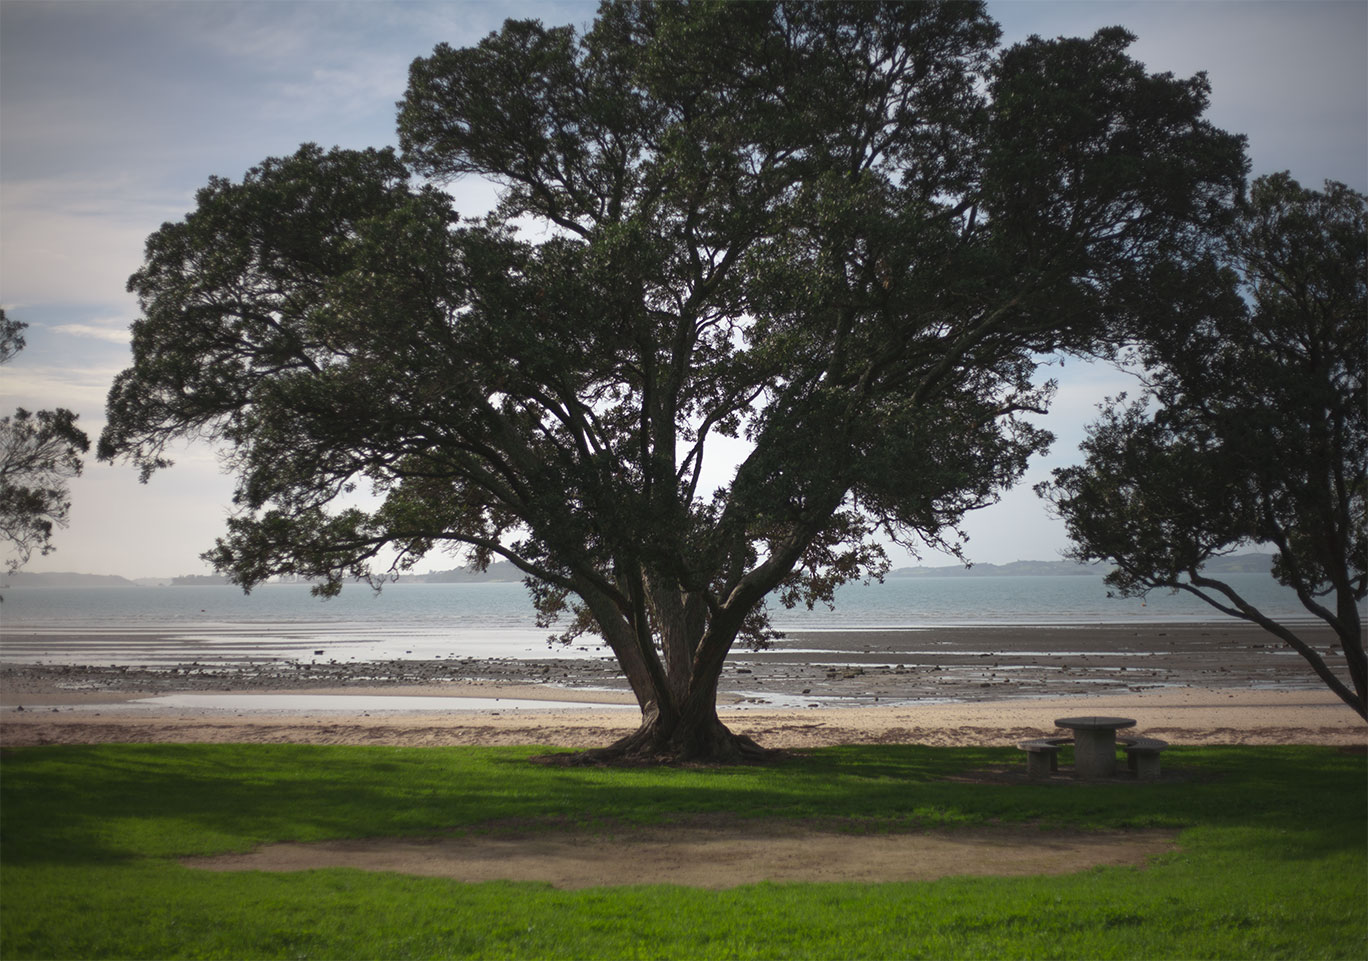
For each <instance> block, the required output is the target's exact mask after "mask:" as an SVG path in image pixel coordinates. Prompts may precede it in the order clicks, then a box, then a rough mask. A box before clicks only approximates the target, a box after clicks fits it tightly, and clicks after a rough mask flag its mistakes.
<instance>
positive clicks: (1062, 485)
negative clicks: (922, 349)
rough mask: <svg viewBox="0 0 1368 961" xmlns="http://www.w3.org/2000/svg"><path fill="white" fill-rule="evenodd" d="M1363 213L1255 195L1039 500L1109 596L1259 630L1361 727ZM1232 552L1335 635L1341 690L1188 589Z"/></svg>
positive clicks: (1367, 240)
mask: <svg viewBox="0 0 1368 961" xmlns="http://www.w3.org/2000/svg"><path fill="white" fill-rule="evenodd" d="M1366 202H1368V198H1365V197H1364V195H1363V194H1360V193H1357V192H1356V191H1353V190H1350V189H1349V188H1348V187H1346V186H1344V185H1343V184H1339V183H1334V182H1327V183H1326V184H1325V189H1324V191H1316V190H1309V189H1304V188H1302V187H1301V186H1300V185H1299V184H1298V183H1297V182H1296V181H1295V180H1293V179H1292V178H1291V177H1290V176H1289V175H1288V174H1286V173H1283V174H1276V175H1271V176H1266V177H1261V178H1259V179H1258V180H1257V181H1255V183H1254V184H1253V187H1252V189H1251V192H1250V199H1249V202H1248V205H1247V207H1246V208H1245V210H1244V211H1243V214H1242V217H1241V219H1240V222H1239V225H1238V226H1237V228H1236V229H1235V230H1234V231H1233V232H1232V234H1231V237H1230V239H1229V243H1228V246H1227V251H1226V256H1225V257H1224V258H1223V260H1224V261H1225V262H1224V263H1217V262H1214V261H1208V262H1207V263H1206V264H1205V265H1203V266H1202V267H1200V268H1198V269H1195V270H1193V271H1192V273H1191V275H1190V276H1189V277H1188V278H1187V280H1186V283H1187V286H1188V289H1189V290H1190V295H1189V297H1188V302H1187V303H1186V304H1184V305H1183V307H1182V309H1181V310H1179V311H1176V312H1173V311H1171V309H1170V312H1166V314H1165V315H1164V316H1158V315H1156V316H1152V317H1148V318H1145V323H1144V327H1143V328H1142V329H1143V333H1142V335H1141V337H1140V338H1139V340H1140V342H1139V343H1138V345H1137V346H1136V347H1135V348H1134V351H1135V353H1134V355H1133V357H1132V358H1131V359H1132V360H1137V361H1139V362H1140V364H1141V365H1142V368H1143V369H1144V370H1145V371H1146V373H1145V375H1144V376H1145V380H1146V387H1145V390H1144V392H1143V393H1142V394H1141V396H1140V397H1139V398H1138V399H1136V400H1134V401H1131V402H1129V403H1126V402H1124V398H1122V399H1121V400H1120V401H1118V403H1116V404H1114V405H1113V406H1112V407H1111V408H1110V409H1108V410H1106V411H1105V412H1104V414H1103V417H1102V418H1101V420H1099V421H1098V422H1097V423H1096V424H1094V425H1093V426H1092V427H1091V428H1090V429H1089V435H1088V438H1087V440H1086V441H1085V442H1084V443H1083V445H1082V448H1083V450H1084V452H1085V453H1086V455H1087V456H1086V460H1085V462H1084V463H1083V464H1082V465H1080V466H1076V467H1069V468H1064V469H1061V470H1056V471H1055V472H1054V480H1053V482H1052V483H1049V484H1042V485H1040V486H1039V487H1038V488H1037V491H1038V492H1039V493H1040V494H1041V495H1042V496H1044V497H1047V498H1048V499H1049V500H1051V501H1052V502H1053V503H1054V505H1055V507H1056V508H1057V509H1058V511H1059V513H1060V515H1061V516H1062V517H1063V518H1064V520H1065V522H1066V524H1067V527H1068V531H1069V535H1070V537H1071V538H1072V539H1073V541H1074V544H1075V548H1074V550H1073V552H1072V554H1073V556H1074V557H1076V558H1077V559H1079V560H1106V561H1111V562H1112V563H1114V564H1115V565H1116V569H1115V570H1114V571H1113V572H1112V573H1111V574H1110V575H1108V578H1107V579H1108V581H1109V582H1110V583H1111V584H1112V585H1113V586H1115V587H1117V588H1118V589H1119V590H1120V592H1121V593H1122V594H1123V595H1125V596H1139V595H1143V594H1144V593H1146V592H1148V591H1150V590H1153V589H1155V588H1161V587H1162V588H1170V589H1175V590H1183V591H1187V592H1189V593H1191V594H1194V595H1196V596H1197V597H1200V598H1201V599H1202V600H1204V601H1206V602H1207V603H1209V604H1211V605H1212V606H1213V607H1215V608H1217V609H1218V610H1221V611H1223V612H1224V613H1226V614H1230V615H1232V616H1235V617H1239V618H1242V619H1244V620H1248V621H1251V622H1253V623H1255V624H1258V625H1259V626H1261V627H1263V628H1264V629H1265V630H1267V631H1269V632H1271V633H1273V634H1274V635H1276V636H1277V637H1279V638H1281V639H1282V640H1283V641H1285V642H1286V643H1287V644H1288V645H1289V646H1291V647H1292V648H1293V649H1294V650H1296V651H1297V652H1298V653H1300V654H1301V655H1302V657H1304V658H1305V659H1306V661H1307V662H1308V663H1309V664H1310V665H1311V667H1312V669H1313V670H1314V671H1315V672H1316V674H1317V675H1318V676H1319V677H1320V678H1321V679H1322V680H1323V681H1324V682H1325V684H1326V685H1327V686H1328V687H1329V688H1330V689H1331V690H1332V691H1334V692H1335V694H1336V695H1338V696H1339V697H1340V698H1341V699H1342V700H1343V701H1344V702H1345V703H1346V704H1348V705H1349V706H1350V707H1352V708H1353V709H1354V710H1355V711H1356V712H1357V713H1358V714H1359V716H1361V717H1363V718H1364V719H1365V720H1368V659H1365V655H1364V643H1363V641H1364V638H1363V624H1362V614H1361V611H1360V604H1361V602H1362V601H1363V599H1364V596H1365V593H1368V571H1365V567H1366V566H1368V564H1366V561H1368V524H1366V523H1365V520H1366V518H1368V506H1366V505H1368V477H1366V476H1365V465H1368V387H1366V384H1368V378H1366V377H1365V367H1368V364H1366V363H1365V360H1366V359H1368V358H1366V357H1365V354H1368V296H1365V290H1366V287H1368V270H1366V263H1365V261H1366V258H1368V233H1365V209H1366V206H1365V205H1366ZM1156 314H1157V312H1156ZM1248 543H1261V544H1271V545H1273V546H1274V547H1276V548H1277V554H1276V556H1275V558H1274V563H1273V574H1274V576H1275V577H1276V578H1277V579H1278V580H1279V581H1280V582H1281V583H1282V584H1284V585H1286V586H1288V587H1291V588H1292V589H1293V590H1295V591H1296V592H1297V596H1298V598H1299V599H1300V600H1301V603H1302V605H1303V606H1304V607H1305V608H1306V610H1307V611H1309V612H1310V613H1312V614H1313V615H1315V616H1316V617H1317V618H1319V619H1320V620H1322V621H1324V622H1325V623H1326V624H1328V625H1329V626H1330V627H1331V628H1332V629H1333V630H1334V632H1335V635H1336V637H1337V638H1338V640H1339V644H1340V648H1341V650H1342V652H1343V655H1344V662H1345V663H1344V669H1345V670H1347V677H1346V676H1342V674H1341V673H1340V672H1339V669H1337V668H1336V667H1334V666H1332V663H1331V662H1327V660H1326V658H1325V657H1324V656H1323V655H1322V653H1321V652H1320V651H1318V650H1317V649H1316V648H1315V647H1313V646H1312V645H1311V644H1309V643H1307V642H1306V641H1305V639H1304V638H1303V637H1301V636H1299V635H1298V633H1297V632H1296V631H1295V630H1294V629H1293V627H1292V626H1289V625H1287V624H1284V623H1281V622H1279V621H1277V620H1274V619H1273V618H1271V617H1269V616H1268V615H1267V614H1265V613H1264V612H1262V611H1260V610H1259V609H1258V608H1257V607H1255V606H1254V605H1253V604H1251V603H1250V602H1249V601H1248V600H1247V599H1245V598H1244V597H1242V596H1241V595H1240V594H1239V593H1238V592H1237V591H1236V590H1234V589H1233V588H1232V587H1231V586H1230V585H1229V584H1227V583H1225V582H1223V581H1221V580H1219V579H1217V578H1214V577H1211V576H1208V575H1206V574H1204V573H1202V567H1203V565H1204V564H1205V563H1206V562H1207V561H1208V560H1210V559H1211V558H1212V557H1214V556H1216V555H1219V554H1222V553H1225V552H1228V551H1229V550H1232V549H1235V548H1238V547H1239V546H1240V545H1243V544H1248Z"/></svg>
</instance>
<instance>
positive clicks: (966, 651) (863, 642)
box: [0, 623, 1368, 748]
mask: <svg viewBox="0 0 1368 961" xmlns="http://www.w3.org/2000/svg"><path fill="white" fill-rule="evenodd" d="M1313 636H1314V637H1315V638H1316V641H1317V643H1318V645H1319V646H1321V647H1322V648H1323V649H1325V650H1326V651H1327V652H1328V653H1327V656H1328V657H1329V658H1330V660H1331V662H1332V663H1334V662H1335V660H1336V658H1337V654H1336V653H1334V652H1332V651H1331V648H1332V641H1333V638H1332V637H1331V636H1330V635H1329V634H1328V633H1323V634H1315V635H1313ZM78 640H79V639H78ZM187 692H199V693H205V692H215V693H220V694H232V693H243V694H264V693H270V694H276V695H280V696H281V697H280V702H279V703H280V704H281V705H282V707H281V708H280V709H278V710H277V709H261V708H259V707H254V708H253V709H251V710H245V709H228V710H224V709H213V708H186V707H168V706H160V705H158V706H136V707H130V706H125V707H122V708H120V707H117V706H115V705H118V704H120V703H123V704H125V705H127V704H128V702H131V701H134V700H135V699H138V698H145V697H151V696H158V695H166V694H173V693H187ZM325 693H331V694H346V695H358V696H359V695H369V696H370V697H371V698H384V697H386V696H396V695H402V696H415V695H416V696H436V697H441V698H442V699H443V701H446V702H449V705H448V704H441V705H440V706H441V708H442V709H441V710H424V711H398V710H385V709H383V707H381V706H380V705H381V703H382V702H379V701H375V700H372V699H370V698H368V699H367V700H365V701H361V700H358V701H357V702H356V703H357V704H358V708H357V709H354V710H347V711H337V710H335V709H334V710H330V711H318V710H290V709H288V707H289V704H290V702H289V697H288V696H289V695H291V694H325ZM490 697H500V698H519V699H529V700H533V701H552V702H554V701H555V700H573V701H576V702H585V701H590V702H602V703H605V704H615V705H619V707H617V708H614V709H606V710H595V709H592V708H583V707H581V708H577V709H575V710H559V709H556V710H553V709H547V710H537V709H528V708H526V707H517V708H512V709H510V708H508V707H502V708H500V707H499V706H492V707H484V708H483V709H480V710H470V709H468V707H469V705H471V704H474V703H477V702H473V701H470V700H469V699H470V698H490ZM273 701H274V699H273ZM463 701H464V703H463ZM631 703H632V698H631V695H630V693H629V692H628V691H627V689H626V686H625V683H624V682H623V681H622V680H621V678H619V677H618V676H617V672H616V668H615V666H614V665H613V664H612V662H611V661H607V660H594V659H556V658H555V657H553V656H552V657H547V658H545V659H538V660H514V659H494V660H477V659H464V660H459V661H407V660H395V661H386V662H381V663H338V662H323V663H318V662H314V663H300V662H266V663H239V664H222V665H209V664H193V663H192V664H184V665H175V666H162V667H151V666H148V667H137V666H123V667H110V666H100V665H98V664H95V665H75V664H42V665H35V664H5V665H0V744H6V745H18V744H43V743H81V742H100V741H180V742H189V741H244V742H305V743H337V744H405V745H436V744H545V745H554V746H565V747H589V746H596V745H602V744H606V743H609V742H610V741H612V740H613V739H615V738H616V737H619V736H621V735H622V734H625V733H627V732H629V731H630V730H631V729H632V728H634V727H635V725H636V722H637V717H638V715H637V713H636V711H635V710H632V709H630V707H629V708H628V709H626V710H624V709H622V707H621V706H620V705H629V706H630V705H631ZM360 705H364V707H362V706H360ZM552 706H553V705H548V708H550V707H552ZM21 708H22V710H21ZM719 710H720V713H721V714H722V715H723V717H724V719H725V720H726V722H727V723H728V725H729V726H731V727H732V728H733V729H735V730H738V731H742V732H745V733H747V734H750V735H752V736H753V737H755V738H757V740H759V741H761V743H763V744H766V745H767V746H771V747H795V748H796V747H806V746H817V745H824V744H840V743H897V742H906V743H921V744H933V745H958V744H966V745H969V744H974V745H988V744H1010V743H1013V742H1015V741H1018V740H1021V739H1023V738H1027V737H1034V736H1039V735H1041V734H1044V733H1048V732H1052V731H1053V730H1054V724H1053V720H1054V718H1056V717H1061V716H1065V715H1069V714H1121V715H1124V716H1127V717H1134V718H1136V720H1137V721H1138V722H1139V724H1138V725H1137V727H1136V729H1135V731H1136V733H1141V732H1143V733H1144V734H1147V735H1149V736H1153V737H1160V738H1163V739H1165V740H1168V741H1171V742H1173V743H1175V744H1216V743H1222V744H1285V743H1310V744H1338V745H1363V744H1365V743H1368V725H1365V724H1364V723H1363V722H1362V721H1361V720H1360V719H1359V718H1358V717H1357V716H1356V715H1355V714H1354V713H1353V712H1352V711H1351V710H1350V709H1349V708H1348V707H1347V706H1345V705H1344V704H1343V703H1342V702H1340V701H1339V700H1338V699H1337V698H1335V697H1334V695H1332V694H1330V693H1329V692H1328V691H1327V690H1326V689H1325V688H1324V686H1323V685H1322V684H1321V683H1320V681H1319V680H1318V679H1317V678H1316V677H1315V676H1314V675H1313V674H1311V672H1310V670H1309V668H1308V667H1306V666H1305V663H1304V662H1303V661H1302V659H1301V658H1300V657H1298V656H1297V655H1295V654H1294V653H1292V652H1290V651H1287V650H1286V649H1285V648H1284V647H1282V646H1281V645H1280V644H1279V643H1278V642H1277V640H1276V639H1275V638H1272V637H1271V636H1269V635H1266V634H1264V633H1263V632H1261V631H1259V630H1257V629H1252V628H1248V627H1245V626H1243V625H1240V624H1238V623H1228V624H1227V623H1221V624H1180V625H1172V624H1170V625H1163V624H1160V625H1145V626H1131V625H1124V626H1122V625H1105V626H1069V627H1028V628H1005V627H965V628H954V629H939V630H938V629H928V630H919V631H872V632H855V631H853V632H848V633H841V634H823V635H821V636H820V637H814V636H812V635H805V634H801V633H797V632H795V633H794V634H793V635H792V636H791V637H790V638H789V639H787V641H785V642H784V643H782V644H780V645H777V646H776V647H774V648H772V649H771V650H768V651H763V652H747V651H736V652H735V653H734V655H733V657H732V659H731V661H730V663H729V664H728V667H727V670H726V672H725V673H724V675H723V684H722V690H721V694H720V695H719Z"/></svg>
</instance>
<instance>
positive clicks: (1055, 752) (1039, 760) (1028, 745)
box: [1017, 737, 1073, 778]
mask: <svg viewBox="0 0 1368 961" xmlns="http://www.w3.org/2000/svg"><path fill="white" fill-rule="evenodd" d="M1072 742H1073V738H1071V737H1040V738H1036V739H1035V740H1033V741H1022V742H1021V743H1020V744H1018V745H1017V750H1018V751H1025V752H1026V776H1027V777H1032V778H1036V777H1049V776H1050V775H1051V774H1052V773H1054V772H1055V771H1058V770H1059V748H1060V747H1061V746H1062V745H1064V744H1071V743H1072Z"/></svg>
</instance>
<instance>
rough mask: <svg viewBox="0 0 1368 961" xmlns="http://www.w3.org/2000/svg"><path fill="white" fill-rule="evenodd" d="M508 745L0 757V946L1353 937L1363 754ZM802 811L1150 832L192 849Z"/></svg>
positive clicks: (1163, 944)
mask: <svg viewBox="0 0 1368 961" xmlns="http://www.w3.org/2000/svg"><path fill="white" fill-rule="evenodd" d="M533 753H536V752H535V751H534V750H531V749H473V748H449V749H434V748H428V749H399V748H355V747H313V746H299V745H272V746H261V745H255V746H237V745H107V746H92V747H53V748H25V749H13V750H10V751H7V752H6V753H5V755H4V758H3V763H2V764H0V790H3V798H2V799H0V800H2V801H3V804H2V806H0V829H2V830H3V835H2V837H0V844H2V845H3V846H2V847H0V956H3V957H4V958H58V957H60V958H93V957H125V958H153V957H156V958H163V957H164V958H182V957H184V958H190V957H194V958H366V957H374V958H409V957H412V958H428V957H432V958H444V957H532V958H555V957H571V958H609V957H685V958H711V957H761V958H779V957H803V958H874V957H898V958H912V957H935V958H951V957H1013V958H1028V957H1097V958H1103V957H1115V958H1150V957H1153V958H1205V957H1228V958H1259V957H1287V958H1331V957H1335V958H1363V957H1365V956H1368V937H1366V935H1365V932H1366V931H1368V907H1366V905H1368V883H1366V881H1365V876H1366V875H1368V870H1366V868H1368V853H1366V852H1368V836H1366V833H1368V828H1366V827H1365V826H1366V825H1368V787H1365V785H1366V784H1368V778H1366V775H1368V771H1366V765H1365V758H1364V757H1363V755H1361V754H1359V755H1357V756H1355V755H1351V754H1347V753H1345V752H1342V751H1337V750H1334V749H1323V748H1268V747H1260V748H1204V749H1196V748H1179V749H1172V750H1170V751H1169V752H1168V753H1166V754H1165V757H1164V763H1165V771H1166V774H1168V775H1170V776H1169V777H1168V778H1166V780H1165V781H1163V782H1161V783H1159V784H1154V785H1139V784H1133V783H1115V784H1099V785H1092V786H1085V785H1068V786H1040V785H1030V784H983V783H964V782H962V781H957V780H953V777H954V776H955V775H956V774H960V773H963V772H965V771H971V770H978V769H982V768H985V767H988V766H992V765H1001V764H1022V763H1023V762H1022V761H1021V757H1020V755H1019V754H1018V753H1017V752H1015V751H1012V750H1010V749H1008V750H996V749H983V750H971V749H935V748H922V747H915V746H878V747H851V748H830V749H823V750H819V751H813V752H810V753H809V754H807V755H806V756H804V757H801V758H798V759H794V760H791V761H789V762H787V763H784V764H781V765H778V766H776V767H769V768H744V769H735V770H675V769H667V770H567V769H562V768H553V767H544V766H538V765H533V764H530V763H528V762H527V757H528V756H529V755H530V754H533ZM709 812H718V813H727V814H729V815H733V816H742V817H750V816H754V817H767V818H802V819H819V820H822V821H829V822H832V823H839V824H841V825H844V826H845V827H846V828H847V829H849V830H858V831H916V830H924V829H927V828H952V829H953V828H956V827H961V826H966V827H967V826H973V825H979V824H985V823H990V822H1008V823H1010V822H1021V823H1023V824H1029V825H1037V824H1039V825H1045V826H1066V827H1069V828H1071V829H1075V830H1080V831H1091V830H1102V829H1115V828H1130V827H1174V828H1179V829H1181V830H1182V833H1181V834H1180V836H1179V844H1180V850H1178V851H1177V852H1174V853H1171V854H1166V855H1162V856H1160V857H1159V858H1156V859H1154V860H1153V861H1151V863H1149V864H1148V865H1146V866H1145V867H1143V868H1097V869H1091V870H1088V871H1084V872H1081V873H1078V874H1073V875H1064V876H1056V877H1038V878H1025V879H1021V878H1017V879H1007V878H993V877H961V878H953V879H945V880H942V881H935V882H924V883H898V884H874V885H860V884H761V885H753V886H747V887H740V888H733V889H730V890H723V891H706V890H695V889H686V888H678V887H672V886H668V885H655V886H640V887H615V888H596V889H588V890H583V891H561V890H556V889H553V888H550V887H548V886H546V885H539V884H514V883H507V882H499V883H489V884H462V883H458V882H453V881H447V880H442V879H431V878H417V877H410V876H404V875H396V874H377V873H365V872H361V871H356V870H351V869H329V870H316V871H309V872H301V873H293V874H262V873H252V872H249V873H234V874H215V873H208V872H200V871H193V870H190V869H188V868H184V867H182V866H181V865H180V864H179V863H178V862H177V860H176V859H177V858H178V857H181V856H185V855H192V854H213V853H220V852H228V851H245V850H248V849H251V848H252V847H254V846H257V845H260V844H263V843H267V842H272V841H283V840H293V841H311V840H323V839H329V838H356V837H374V836H386V835H425V834H432V833H434V832H436V831H450V830H456V831H460V830H471V831H479V830H481V828H482V826H485V825H488V824H489V823H490V822H493V821H496V820H497V821H507V820H508V819H518V820H519V821H522V822H526V823H527V824H528V825H529V826H530V827H531V828H532V829H534V830H546V831H556V830H563V829H564V828H565V827H567V826H570V825H588V826H590V827H593V826H596V825H609V824H620V823H652V822H655V821H660V820H668V819H670V818H672V817H676V816H678V815H680V814H707V813H709Z"/></svg>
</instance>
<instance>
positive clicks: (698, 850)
mask: <svg viewBox="0 0 1368 961" xmlns="http://www.w3.org/2000/svg"><path fill="white" fill-rule="evenodd" d="M1176 835H1177V832H1176V831H1167V830H1137V831H1109V832H1089V833H1085V834H1079V833H1064V832H1058V831H1045V830H1041V829H1039V828H1035V827H1030V826H1027V827H1020V826H1014V827H1003V826H993V827H985V828H975V829H962V830H954V831H944V832H928V833H916V834H906V833H903V834H887V833H881V834H852V833H848V832H844V831H838V830H833V829H822V828H814V827H813V826H812V825H809V824H802V823H797V824H795V823H782V822H759V823H747V822H731V823H721V824H704V823H683V824H669V825H652V826H634V827H628V828H622V829H616V830H612V831H606V832H605V831H603V830H595V831H583V830H577V831H568V832H567V831H563V830H558V831H547V830H540V831H525V832H516V831H515V832H508V831H501V832H498V833H495V834H480V835H467V836H462V837H440V838H421V839H415V838H367V839H359V840H345V841H325V842H320V843H314V844H272V845H268V846H265V847H261V848H258V849H256V850H255V851H251V852H248V853H246V854H229V855H221V856H218V857H209V858H187V859H184V860H183V861H182V862H181V863H182V864H184V865H186V866H187V867H192V868H199V869H203V870H209V871H307V870H312V869H315V868H358V869H361V870H365V871H393V872H398V873H403V874H416V875H424V876H429V877H442V878H451V879H454V880H458V881H468V882H479V881H539V882H544V883H546V884H550V885H552V886H553V887H557V888H566V889H576V888H591V887H604V886H611V885H623V884H662V883H664V884H678V885H685V886H688V887H699V888H715V889H716V888H730V887H735V886H737V885H742V884H756V883H759V882H761V881H778V882H784V881H790V882H792V881H799V882H847V881H853V882H861V883H879V882H888V881H930V880H935V879H937V878H944V877H950V876H952V875H994V876H1009V877H1010V876H1021V875H1039V874H1070V873H1073V872H1075V871H1082V870H1085V869H1087V868H1092V867H1097V866H1100V865H1137V866H1139V865H1143V864H1144V863H1145V861H1146V859H1147V858H1150V857H1152V856H1154V855H1156V854H1162V853H1165V852H1167V851H1172V850H1175V849H1176V847H1177V845H1176V841H1175V838H1176Z"/></svg>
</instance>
